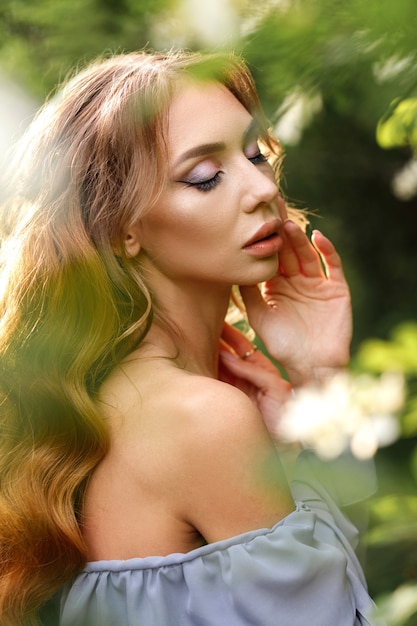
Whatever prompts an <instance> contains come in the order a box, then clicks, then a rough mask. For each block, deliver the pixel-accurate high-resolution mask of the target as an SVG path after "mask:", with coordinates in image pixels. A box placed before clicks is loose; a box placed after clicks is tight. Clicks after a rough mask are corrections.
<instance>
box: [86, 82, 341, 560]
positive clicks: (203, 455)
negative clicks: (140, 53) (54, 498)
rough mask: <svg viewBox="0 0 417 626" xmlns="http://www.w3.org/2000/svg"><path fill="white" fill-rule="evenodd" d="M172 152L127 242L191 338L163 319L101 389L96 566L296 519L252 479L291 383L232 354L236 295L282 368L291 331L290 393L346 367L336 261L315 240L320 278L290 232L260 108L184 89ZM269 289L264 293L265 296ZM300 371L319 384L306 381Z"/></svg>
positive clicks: (302, 241)
mask: <svg viewBox="0 0 417 626" xmlns="http://www.w3.org/2000/svg"><path fill="white" fill-rule="evenodd" d="M167 142H168V155H169V165H168V169H169V178H168V181H167V183H166V185H165V188H164V189H163V190H162V192H161V195H160V197H159V198H158V201H157V203H156V204H155V205H154V206H153V208H152V210H151V211H149V213H147V214H146V215H145V216H144V217H143V218H141V219H139V220H138V222H137V223H136V224H134V225H133V226H132V228H131V229H130V230H129V232H128V233H127V234H126V242H125V245H126V248H127V251H128V254H130V255H131V256H132V257H138V258H139V259H140V260H141V268H143V271H144V272H145V273H146V276H147V280H148V284H149V285H150V286H151V289H152V293H153V295H154V298H155V299H156V301H158V302H161V303H162V305H163V307H164V313H165V316H166V318H168V319H169V321H170V323H171V324H173V325H174V326H175V327H178V328H181V337H180V341H179V342H178V341H175V342H174V341H173V338H172V336H171V335H170V334H169V333H167V332H166V331H165V329H163V328H161V327H159V326H158V325H157V324H154V326H153V327H151V329H150V331H149V332H148V335H147V336H146V338H145V340H144V341H143V342H142V345H141V346H140V347H139V348H138V349H137V350H136V351H134V352H132V353H131V354H130V355H129V356H128V357H127V358H126V360H125V362H124V363H123V364H122V365H121V366H120V367H118V368H115V370H114V371H113V372H112V374H111V375H110V376H109V378H108V379H107V380H106V381H105V383H104V385H103V387H102V389H101V396H102V401H103V405H104V406H107V405H111V406H113V405H114V403H115V402H116V401H117V410H116V411H114V410H113V409H112V410H111V411H109V412H108V419H109V423H110V424H111V428H112V434H113V447H112V450H111V451H110V454H109V455H108V456H107V458H106V459H105V460H104V461H103V462H102V464H101V465H100V466H99V467H98V468H97V470H96V472H95V474H94V475H93V477H92V479H91V481H90V484H89V488H88V490H87V494H86V500H85V509H84V514H85V516H86V519H87V524H86V527H85V532H86V537H87V542H88V544H89V546H90V555H91V558H92V559H94V560H96V559H102V558H106V559H109V558H124V559H125V558H129V557H133V556H135V555H138V554H139V555H140V556H148V555H151V554H169V553H171V552H184V551H185V552H187V551H189V550H191V549H193V548H195V547H197V546H200V545H202V544H204V543H206V542H215V541H219V540H221V539H224V538H226V537H230V536H233V535H238V534H240V533H243V532H245V531H248V530H250V529H253V528H261V527H265V526H266V527H269V526H271V525H272V524H273V523H274V522H276V521H277V520H278V519H281V518H283V517H284V516H285V515H287V514H288V513H289V512H290V511H291V510H292V509H293V503H292V502H291V498H290V496H289V494H288V492H287V490H286V489H285V488H284V486H283V485H284V481H283V480H282V478H281V477H280V475H279V473H277V478H276V481H275V484H274V481H273V482H272V484H271V483H269V484H268V485H262V484H259V485H257V481H256V479H255V477H256V468H257V467H259V466H260V465H261V464H262V463H263V462H265V459H266V458H267V457H269V456H271V455H274V454H275V452H274V443H273V441H272V439H271V437H270V435H269V433H268V426H269V425H270V428H271V431H272V432H273V424H274V423H275V422H276V420H277V419H279V414H280V409H281V406H282V404H283V403H284V402H285V399H286V397H287V394H288V392H289V390H290V384H289V383H288V382H286V381H284V380H283V379H282V378H281V376H280V374H279V373H278V371H277V370H276V369H275V367H273V366H272V365H271V364H270V362H269V361H268V360H267V358H266V357H265V356H263V355H262V354H261V353H260V352H256V353H255V354H254V355H253V356H251V357H250V358H248V359H245V360H241V359H239V358H236V357H237V356H238V355H241V354H244V353H245V351H247V350H248V349H250V348H251V344H249V342H248V340H247V339H246V337H245V336H244V335H241V334H240V333H238V331H237V330H235V329H234V328H232V327H230V326H227V325H225V323H224V319H225V315H226V312H227V307H228V303H229V300H230V290H231V287H232V286H233V285H240V286H242V295H243V297H244V299H245V303H246V305H247V312H248V314H249V319H250V320H251V321H252V320H253V327H254V328H255V330H256V331H257V333H258V334H259V336H260V337H262V338H263V340H264V341H265V344H266V346H267V347H269V346H270V345H271V353H272V355H273V356H274V357H276V358H280V359H281V355H282V354H283V352H285V350H286V349H287V346H286V345H285V344H287V342H289V341H290V336H291V359H294V361H295V362H294V364H292V363H291V362H290V354H289V355H288V361H285V360H284V363H286V362H288V367H289V368H291V371H294V374H293V379H294V383H295V384H297V385H298V384H302V383H303V382H307V381H308V380H309V377H310V376H311V375H314V372H316V371H317V375H318V376H320V375H321V374H320V368H321V363H320V359H322V361H323V367H324V368H326V367H327V365H328V363H330V364H331V366H332V367H337V366H343V365H344V364H345V362H346V360H347V357H348V348H347V343H348V336H349V332H350V331H349V313H348V311H349V295H348V289H347V287H346V284H345V281H344V278H343V274H342V270H341V266H340V261H339V257H338V256H337V254H336V253H335V251H334V249H333V247H332V246H331V244H330V243H329V242H328V240H327V239H325V238H324V237H323V236H322V235H321V234H319V233H316V234H315V239H314V242H315V245H316V246H317V247H318V249H319V250H320V251H321V253H322V255H323V257H324V258H325V261H326V264H327V266H328V268H329V276H328V277H325V275H324V273H323V270H322V269H321V266H320V256H319V253H318V252H317V251H316V249H315V248H314V247H313V244H312V243H311V242H310V241H309V240H308V238H307V237H306V235H305V234H304V233H303V232H302V230H301V228H300V227H298V226H297V225H296V224H295V223H294V222H292V221H287V215H286V208H285V203H284V201H283V200H282V199H281V198H280V196H279V193H278V188H277V184H276V182H275V178H274V173H273V171H272V168H271V166H270V164H269V163H268V160H267V158H266V155H264V154H263V153H262V152H261V150H260V147H259V136H258V131H257V127H256V124H254V120H253V118H252V117H251V115H250V113H249V112H248V111H246V110H245V109H244V107H243V106H242V105H241V104H240V103H239V102H238V101H237V100H236V98H234V96H233V95H232V94H231V93H230V92H229V91H228V90H227V89H226V88H225V87H224V86H222V85H219V84H216V83H212V84H208V85H204V86H203V87H202V86H201V85H199V84H196V85H193V84H190V85H186V86H185V87H184V89H183V90H181V91H180V93H179V95H178V96H177V97H176V98H175V99H174V100H173V102H172V104H171V106H170V110H169V131H168V139H167ZM265 282H266V291H265V295H264V298H263V297H262V296H261V295H260V293H259V291H258V288H257V287H255V285H257V284H258V283H265ZM271 305H272V306H271ZM329 317H330V318H331V319H333V324H334V327H330V328H329V326H328V318H329ZM325 318H326V319H327V322H326V324H327V329H328V333H329V334H331V333H334V336H335V337H336V336H338V337H339V336H340V335H339V332H340V331H342V333H344V334H345V337H346V342H345V345H343V343H342V345H340V343H339V342H338V346H337V348H332V347H331V345H330V346H329V347H330V349H334V350H335V354H331V355H327V354H323V348H322V334H321V332H320V336H317V337H315V336H314V327H315V326H316V325H320V324H321V323H322V322H323V321H324V320H325ZM286 323H287V324H288V325H289V326H290V328H291V331H290V332H288V331H287V329H286V328H285V324H286ZM344 325H345V327H344ZM321 327H322V326H321ZM303 336H304V337H305V339H304V337H303ZM296 337H297V338H296ZM315 342H317V343H315ZM331 343H332V342H329V344H331ZM276 344H278V345H276ZM282 344H284V345H282ZM220 346H221V352H220V365H219V347H220ZM306 346H307V347H308V350H309V354H308V355H307V357H308V358H307V359H306V357H305V350H306ZM338 350H339V351H340V354H338V353H337V351H338ZM297 351H298V354H297ZM308 359H310V363H309V362H308ZM281 360H282V359H281ZM300 363H303V367H309V368H310V369H311V372H312V373H313V374H310V372H307V374H306V373H305V372H304V371H303V370H302V369H301V371H299V370H298V368H297V364H300ZM219 370H220V378H221V379H222V378H223V379H224V380H226V381H229V383H230V382H232V385H231V384H225V382H223V381H222V380H219ZM290 380H291V379H290ZM132 381H134V384H133V383H132ZM162 388H163V390H164V393H163V394H160V393H158V389H162ZM134 407H140V409H139V412H140V415H139V414H138V413H137V412H136V410H135V409H134ZM143 431H144V432H146V433H147V432H149V433H150V436H151V437H152V441H153V443H154V445H156V447H157V449H158V455H157V457H156V458H155V456H154V449H153V446H152V447H149V442H148V440H147V438H146V437H143V435H142V433H143ZM154 437H156V440H154ZM213 458H215V459H216V463H215V467H214V468H213ZM162 459H163V462H161V461H162ZM276 462H277V464H278V463H279V460H278V458H277V460H276ZM251 469H252V471H253V474H254V475H251ZM122 476H124V480H123V488H121V480H120V479H121V477H122ZM126 477H128V478H126ZM179 484H181V485H182V488H181V489H180V490H179V489H178V485H179ZM150 491H151V492H152V497H150ZM121 512H122V515H121Z"/></svg>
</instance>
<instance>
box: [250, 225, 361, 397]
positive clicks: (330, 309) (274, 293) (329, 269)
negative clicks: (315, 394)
mask: <svg viewBox="0 0 417 626" xmlns="http://www.w3.org/2000/svg"><path fill="white" fill-rule="evenodd" d="M281 235H282V238H283V240H284V242H283V246H282V248H281V250H280V252H279V270H278V273H277V275H276V276H274V277H273V278H271V279H270V280H268V281H267V282H266V283H265V284H264V286H263V289H262V293H261V291H260V290H259V288H258V287H256V286H250V287H248V286H245V287H241V289H240V291H241V294H242V298H243V301H244V303H245V306H246V310H247V314H248V319H249V323H250V324H251V326H252V328H253V329H254V330H255V332H256V333H257V335H258V336H259V337H260V339H261V340H262V342H263V343H264V345H265V347H266V349H267V350H268V352H269V353H270V355H271V356H272V357H273V358H274V359H276V360H277V361H278V362H279V363H280V364H282V366H283V367H284V368H285V370H286V372H287V374H288V376H289V378H290V381H291V383H292V384H293V385H302V384H306V383H308V382H310V381H312V380H317V381H319V380H321V379H322V378H323V377H326V376H327V375H329V374H330V373H331V372H332V371H333V370H334V369H338V368H340V367H344V366H345V365H346V364H347V363H348V361H349V349H350V342H351V337H352V315H351V303H350V293H349V288H348V285H347V283H346V280H345V277H344V274H343V269H342V263H341V260H340V257H339V255H338V254H337V252H336V250H335V249H334V247H333V245H332V243H331V242H330V241H329V240H328V239H327V238H326V237H324V235H322V234H321V233H320V232H319V231H314V232H313V236H312V242H310V240H309V239H308V237H307V236H306V235H305V233H304V232H303V231H302V229H301V228H300V227H299V226H298V225H297V224H295V222H293V221H291V220H286V221H285V222H284V225H283V227H282V230H281Z"/></svg>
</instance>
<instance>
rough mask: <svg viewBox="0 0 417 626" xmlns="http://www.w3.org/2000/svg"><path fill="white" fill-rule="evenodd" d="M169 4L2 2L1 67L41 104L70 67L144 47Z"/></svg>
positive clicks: (155, 0) (130, 0)
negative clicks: (155, 19)
mask: <svg viewBox="0 0 417 626" xmlns="http://www.w3.org/2000/svg"><path fill="white" fill-rule="evenodd" d="M170 4H171V2H170V0H140V1H136V0H2V4H1V8H0V24H1V26H0V28H1V31H0V32H1V39H0V65H1V67H2V68H3V70H6V71H7V72H8V73H9V74H10V75H11V76H13V77H14V78H18V80H19V81H21V82H22V83H23V84H24V85H25V86H26V87H27V88H29V90H30V91H31V92H32V94H34V95H36V96H39V97H41V98H43V97H44V96H45V94H47V93H49V92H50V91H51V90H52V89H53V88H54V87H55V86H56V84H57V82H60V81H61V80H63V79H64V78H65V76H66V74H67V73H68V72H69V71H72V70H73V69H74V66H76V65H78V64H80V63H81V64H83V63H85V62H86V61H88V60H89V59H91V58H94V57H96V56H98V55H101V54H103V53H106V51H112V52H116V51H122V50H126V51H127V50H134V49H138V48H142V47H144V46H146V45H147V44H148V42H149V38H148V31H149V26H150V20H151V18H152V16H153V15H155V14H156V13H158V12H159V11H161V10H162V9H163V8H166V7H167V6H169V5H170Z"/></svg>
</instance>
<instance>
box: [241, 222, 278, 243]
mask: <svg viewBox="0 0 417 626" xmlns="http://www.w3.org/2000/svg"><path fill="white" fill-rule="evenodd" d="M281 224H282V221H281V220H280V218H279V217H277V218H275V219H273V220H271V221H270V222H265V224H262V226H261V227H260V228H258V230H257V231H256V232H255V233H254V234H253V235H252V237H251V238H250V239H249V240H248V241H247V242H246V243H245V245H244V246H243V248H250V247H251V246H256V245H261V244H262V243H263V242H264V241H265V240H266V241H268V240H267V239H266V238H267V237H271V235H278V230H279V228H280V226H281ZM266 241H265V243H266Z"/></svg>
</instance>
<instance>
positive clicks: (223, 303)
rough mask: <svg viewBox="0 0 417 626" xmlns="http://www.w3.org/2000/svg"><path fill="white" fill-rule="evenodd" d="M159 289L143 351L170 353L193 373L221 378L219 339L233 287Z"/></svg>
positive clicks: (204, 286) (152, 355)
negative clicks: (153, 315)
mask: <svg viewBox="0 0 417 626" xmlns="http://www.w3.org/2000/svg"><path fill="white" fill-rule="evenodd" d="M158 291H159V294H158V292H155V290H154V292H153V293H154V298H155V302H156V305H157V307H156V308H157V315H156V316H155V321H154V323H153V324H152V327H151V329H150V330H149V333H148V335H147V336H146V338H145V340H144V342H143V344H142V346H141V348H140V351H141V353H142V354H143V355H144V356H145V355H146V356H151V357H158V356H165V357H166V356H169V357H170V358H173V359H174V360H175V361H176V362H177V363H178V365H179V366H180V367H183V368H184V369H185V370H188V371H190V372H193V373H197V374H201V375H205V376H210V377H214V378H217V375H218V354H219V340H220V336H221V333H222V328H223V323H224V318H225V316H226V313H227V309H228V306H229V302H230V293H231V289H230V287H225V286H213V285H207V284H203V285H201V284H198V285H189V284H187V285H178V284H175V285H164V288H163V289H160V290H158Z"/></svg>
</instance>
